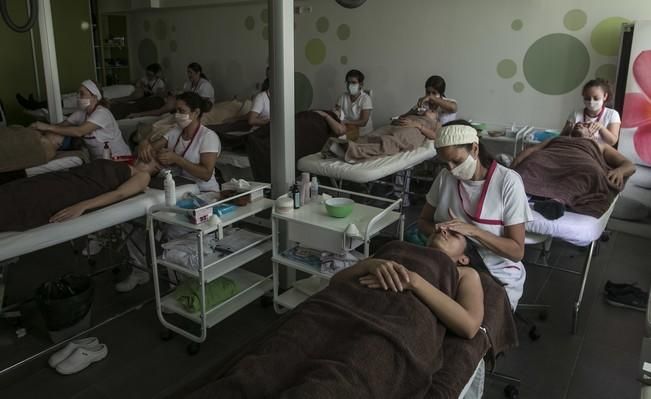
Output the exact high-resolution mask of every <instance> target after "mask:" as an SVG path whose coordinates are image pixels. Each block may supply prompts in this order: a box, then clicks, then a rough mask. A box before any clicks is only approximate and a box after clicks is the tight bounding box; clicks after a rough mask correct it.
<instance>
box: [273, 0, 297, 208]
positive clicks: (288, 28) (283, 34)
mask: <svg viewBox="0 0 651 399" xmlns="http://www.w3.org/2000/svg"><path fill="white" fill-rule="evenodd" d="M268 8H269V28H270V34H271V35H270V37H269V65H270V66H271V75H270V79H271V184H272V192H273V198H277V197H278V196H280V195H281V194H284V193H286V192H287V190H288V189H289V186H290V185H291V184H293V183H294V182H295V180H296V178H295V170H294V168H295V164H294V1H293V0H269V2H268Z"/></svg>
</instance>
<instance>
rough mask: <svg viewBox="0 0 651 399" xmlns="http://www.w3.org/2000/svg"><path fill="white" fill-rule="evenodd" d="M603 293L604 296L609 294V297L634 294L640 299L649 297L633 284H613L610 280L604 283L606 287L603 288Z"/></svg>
mask: <svg viewBox="0 0 651 399" xmlns="http://www.w3.org/2000/svg"><path fill="white" fill-rule="evenodd" d="M604 291H605V292H606V294H611V295H619V294H627V293H634V294H636V295H638V296H640V297H642V298H647V297H648V296H649V293H648V292H646V291H642V290H641V289H640V288H638V287H637V286H636V285H635V284H620V283H613V282H612V281H610V280H608V281H606V285H605V286H604Z"/></svg>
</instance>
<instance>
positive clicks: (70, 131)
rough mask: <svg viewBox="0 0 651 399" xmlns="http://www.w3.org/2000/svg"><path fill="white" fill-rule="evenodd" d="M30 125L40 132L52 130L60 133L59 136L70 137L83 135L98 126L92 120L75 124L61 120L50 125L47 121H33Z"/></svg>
mask: <svg viewBox="0 0 651 399" xmlns="http://www.w3.org/2000/svg"><path fill="white" fill-rule="evenodd" d="M31 127H32V128H34V129H36V130H40V131H42V132H52V133H56V134H60V135H61V136H71V137H83V136H85V135H87V134H89V133H92V132H94V131H95V130H97V129H99V126H97V125H96V124H94V123H93V122H84V123H82V124H81V125H79V126H76V125H73V124H71V123H70V122H68V121H63V122H61V123H58V124H56V125H50V124H49V123H43V122H34V123H32V124H31Z"/></svg>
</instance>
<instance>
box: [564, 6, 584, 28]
mask: <svg viewBox="0 0 651 399" xmlns="http://www.w3.org/2000/svg"><path fill="white" fill-rule="evenodd" d="M586 22H588V15H587V14H586V13H585V11H583V10H578V9H576V10H570V11H568V12H567V13H566V14H565V16H564V17H563V25H565V27H566V28H567V29H568V30H572V31H575V30H579V29H581V28H583V27H584V26H585V24H586Z"/></svg>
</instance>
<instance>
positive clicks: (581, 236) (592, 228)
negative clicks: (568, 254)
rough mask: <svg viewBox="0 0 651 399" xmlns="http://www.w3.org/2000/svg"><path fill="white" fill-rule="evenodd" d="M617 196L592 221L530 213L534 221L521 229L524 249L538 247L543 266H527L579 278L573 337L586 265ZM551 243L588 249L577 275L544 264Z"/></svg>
mask: <svg viewBox="0 0 651 399" xmlns="http://www.w3.org/2000/svg"><path fill="white" fill-rule="evenodd" d="M618 198H619V196H617V197H615V198H614V199H613V200H612V202H611V203H610V207H609V208H608V210H606V212H605V213H604V214H603V215H601V217H599V218H596V217H593V216H588V215H581V214H578V213H574V212H568V211H566V212H565V214H564V215H563V216H562V217H560V218H558V219H556V220H548V219H545V218H544V217H543V216H542V215H541V214H540V213H538V212H536V211H534V210H532V211H531V212H532V214H533V216H534V220H533V221H531V222H528V223H527V224H526V225H525V231H526V233H525V245H542V256H541V257H542V259H543V263H538V262H527V263H529V264H532V265H534V266H539V267H544V268H548V269H552V270H557V271H562V272H566V273H571V274H575V275H578V276H580V277H581V286H580V288H579V293H578V295H577V299H576V302H575V303H574V309H573V317H572V333H573V334H576V330H577V327H578V319H579V311H580V309H581V302H582V301H583V294H584V292H585V284H586V281H587V279H588V273H589V272H590V265H591V263H592V256H593V254H594V250H595V247H596V245H597V243H598V242H599V239H600V238H601V235H602V234H603V232H604V231H605V230H606V226H607V225H608V220H609V219H610V215H611V214H612V213H613V210H614V209H615V204H616V203H617V199H618ZM553 239H558V240H562V241H565V242H567V243H569V244H571V245H574V246H577V247H588V251H587V254H586V258H585V261H584V263H583V268H582V270H581V271H576V270H571V269H568V268H563V267H556V266H550V265H548V264H547V258H548V254H549V251H550V249H551V244H552V240H553ZM541 308H545V306H544V305H526V304H522V305H518V309H525V310H526V309H541Z"/></svg>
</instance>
